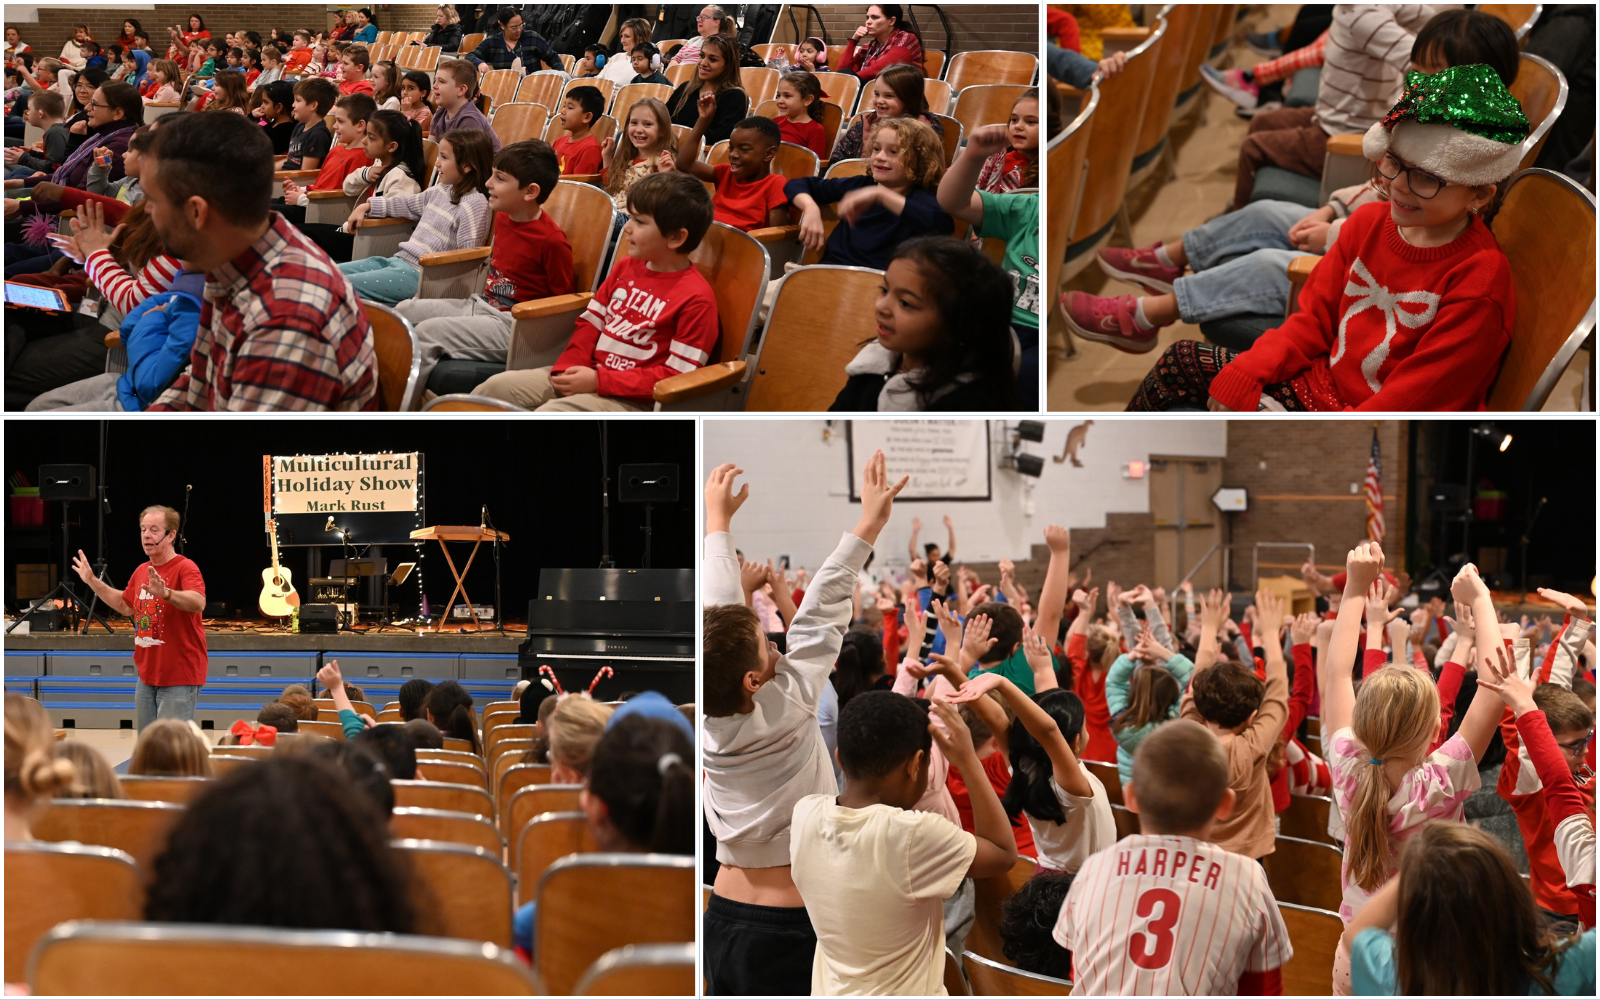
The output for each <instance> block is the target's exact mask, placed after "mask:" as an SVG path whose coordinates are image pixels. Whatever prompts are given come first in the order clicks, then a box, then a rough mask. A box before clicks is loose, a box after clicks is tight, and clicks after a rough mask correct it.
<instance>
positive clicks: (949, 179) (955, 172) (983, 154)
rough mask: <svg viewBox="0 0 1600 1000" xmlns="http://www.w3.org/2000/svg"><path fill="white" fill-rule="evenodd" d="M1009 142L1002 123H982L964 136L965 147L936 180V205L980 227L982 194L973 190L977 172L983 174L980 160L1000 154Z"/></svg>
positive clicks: (981, 223)
mask: <svg viewBox="0 0 1600 1000" xmlns="http://www.w3.org/2000/svg"><path fill="white" fill-rule="evenodd" d="M1010 145H1011V136H1010V133H1009V130H1008V129H1007V128H1006V126H1004V125H985V126H984V127H983V128H980V129H974V130H973V131H972V133H971V134H970V135H968V136H967V145H966V148H965V149H964V150H963V151H962V153H961V155H959V156H957V157H956V159H955V162H954V163H952V164H950V169H949V170H947V171H945V174H944V179H943V180H942V181H940V182H939V207H940V208H942V209H944V210H945V211H946V212H948V213H949V214H950V215H952V216H954V217H955V218H957V219H960V220H962V221H963V222H970V223H971V224H972V225H973V227H974V228H981V227H982V226H983V195H981V194H979V193H977V190H976V188H977V186H978V175H979V174H981V173H983V164H984V161H985V160H987V159H989V157H991V156H993V155H994V154H995V153H1003V152H1005V151H1006V149H1007V148H1009V147H1010Z"/></svg>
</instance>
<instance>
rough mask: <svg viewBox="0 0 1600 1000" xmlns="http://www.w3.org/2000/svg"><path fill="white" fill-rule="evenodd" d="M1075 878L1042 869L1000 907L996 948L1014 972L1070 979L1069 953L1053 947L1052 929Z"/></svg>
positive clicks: (1070, 964)
mask: <svg viewBox="0 0 1600 1000" xmlns="http://www.w3.org/2000/svg"><path fill="white" fill-rule="evenodd" d="M1076 877H1077V876H1076V875H1074V874H1073V873H1071V872H1062V871H1051V870H1049V869H1042V870H1040V872H1039V874H1037V875H1035V876H1033V877H1032V878H1030V879H1028V881H1026V882H1024V883H1022V888H1021V889H1018V890H1017V893H1016V895H1014V896H1012V897H1011V898H1010V899H1008V900H1006V901H1005V902H1004V903H1001V904H1000V928H999V930H1000V948H1001V950H1002V951H1004V952H1005V955H1006V958H1009V959H1010V960H1011V962H1012V964H1013V965H1015V966H1016V967H1017V968H1019V969H1021V970H1022V971H1024V972H1032V973H1033V974H1035V975H1039V976H1054V977H1055V978H1057V979H1070V978H1071V977H1072V952H1070V951H1068V950H1067V949H1065V948H1063V947H1061V946H1060V945H1059V944H1056V939H1055V927H1056V920H1057V919H1058V918H1059V917H1060V916H1061V906H1062V904H1063V903H1065V902H1066V900H1067V891H1068V890H1069V889H1071V888H1072V882H1073V879H1075V878H1076Z"/></svg>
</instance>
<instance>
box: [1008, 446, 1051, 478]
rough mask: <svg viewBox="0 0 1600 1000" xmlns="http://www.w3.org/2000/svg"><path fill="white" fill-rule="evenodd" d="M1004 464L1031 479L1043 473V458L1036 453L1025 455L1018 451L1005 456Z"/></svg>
mask: <svg viewBox="0 0 1600 1000" xmlns="http://www.w3.org/2000/svg"><path fill="white" fill-rule="evenodd" d="M1006 464H1007V465H1009V466H1011V467H1012V468H1013V469H1016V470H1017V471H1018V472H1020V473H1022V474H1023V475H1024V476H1028V477H1030V478H1032V479H1038V478H1039V477H1040V476H1042V475H1044V459H1043V458H1040V457H1039V456H1038V455H1027V454H1023V453H1021V452H1018V453H1017V454H1015V455H1010V456H1007V458H1006Z"/></svg>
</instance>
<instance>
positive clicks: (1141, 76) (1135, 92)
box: [1071, 23, 1166, 243]
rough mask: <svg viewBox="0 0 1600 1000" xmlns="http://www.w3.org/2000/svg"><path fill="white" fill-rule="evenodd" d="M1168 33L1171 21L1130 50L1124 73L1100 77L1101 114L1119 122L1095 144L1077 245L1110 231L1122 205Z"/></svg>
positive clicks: (1098, 136) (1098, 112) (1101, 131)
mask: <svg viewBox="0 0 1600 1000" xmlns="http://www.w3.org/2000/svg"><path fill="white" fill-rule="evenodd" d="M1165 35H1166V25H1165V24H1164V23H1163V24H1158V26H1157V27H1156V30H1155V31H1153V32H1151V34H1150V37H1149V38H1148V39H1146V40H1145V41H1144V43H1143V44H1141V45H1140V46H1139V47H1138V48H1136V49H1134V50H1133V51H1132V52H1130V53H1128V63H1127V66H1126V67H1125V68H1124V69H1123V71H1122V72H1121V73H1118V74H1117V75H1116V76H1114V77H1112V78H1110V79H1109V80H1102V81H1100V85H1099V90H1100V103H1099V107H1098V108H1097V110H1096V111H1095V114H1096V115H1098V116H1099V120H1100V121H1102V122H1114V123H1116V126H1115V127H1104V128H1099V129H1097V130H1096V132H1095V136H1094V141H1093V142H1091V143H1090V144H1089V148H1088V153H1087V160H1088V169H1087V171H1086V173H1085V176H1084V184H1083V194H1082V196H1081V198H1080V200H1079V203H1078V214H1077V222H1076V224H1075V225H1074V226H1073V228H1072V235H1071V242H1073V243H1076V242H1078V241H1080V240H1083V239H1086V238H1087V237H1089V236H1091V235H1094V234H1097V233H1099V232H1101V231H1102V230H1104V229H1108V228H1109V227H1110V225H1111V222H1112V220H1113V219H1115V218H1116V215H1117V210H1118V209H1119V208H1121V206H1122V199H1123V196H1124V195H1125V194H1126V193H1127V190H1128V173H1129V170H1130V169H1131V167H1132V165H1133V155H1134V146H1136V145H1137V144H1138V142H1139V129H1138V128H1136V127H1133V125H1132V124H1131V123H1134V122H1139V121H1142V120H1143V117H1144V109H1145V104H1146V102H1147V101H1148V100H1149V97H1150V87H1151V84H1152V82H1153V80H1154V77H1155V70H1156V62H1157V60H1158V59H1159V58H1160V54H1161V43H1162V40H1163V39H1164V38H1165Z"/></svg>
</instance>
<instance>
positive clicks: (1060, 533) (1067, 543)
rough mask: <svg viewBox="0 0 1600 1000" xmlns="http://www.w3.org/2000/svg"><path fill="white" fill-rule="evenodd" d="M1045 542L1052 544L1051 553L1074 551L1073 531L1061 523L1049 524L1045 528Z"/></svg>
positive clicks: (1062, 553)
mask: <svg viewBox="0 0 1600 1000" xmlns="http://www.w3.org/2000/svg"><path fill="white" fill-rule="evenodd" d="M1044 543H1045V544H1046V545H1048V546H1050V554H1051V555H1053V556H1056V555H1066V554H1067V553H1069V552H1071V551H1072V533H1071V532H1069V531H1068V530H1067V529H1066V528H1063V527H1061V526H1060V525H1056V524H1047V525H1045V528H1044Z"/></svg>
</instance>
